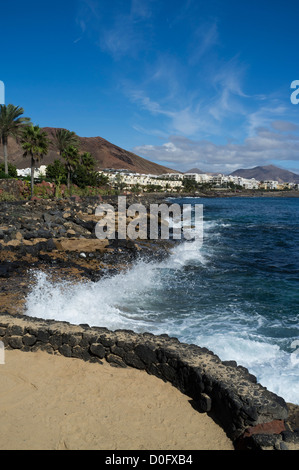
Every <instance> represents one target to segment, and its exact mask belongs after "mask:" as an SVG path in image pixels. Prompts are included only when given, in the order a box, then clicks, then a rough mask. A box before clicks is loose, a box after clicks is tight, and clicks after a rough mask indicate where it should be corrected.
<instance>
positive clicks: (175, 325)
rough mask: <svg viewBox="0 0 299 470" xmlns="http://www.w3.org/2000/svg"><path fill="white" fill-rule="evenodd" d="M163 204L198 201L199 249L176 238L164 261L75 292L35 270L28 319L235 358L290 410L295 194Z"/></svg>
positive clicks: (297, 329) (294, 356)
mask: <svg viewBox="0 0 299 470" xmlns="http://www.w3.org/2000/svg"><path fill="white" fill-rule="evenodd" d="M171 202H172V203H173V202H178V203H180V204H184V203H185V204H191V203H192V204H197V203H198V204H203V216H204V232H203V235H204V239H203V244H202V246H201V244H200V243H199V242H198V241H193V242H192V241H191V242H183V243H181V244H179V246H177V247H176V248H175V249H174V250H173V253H172V254H171V255H170V256H169V258H168V259H167V260H165V261H163V262H148V263H146V262H144V261H139V262H136V265H135V266H134V267H133V268H132V269H130V270H129V271H127V272H126V273H121V274H117V275H115V276H113V277H109V278H105V279H102V280H101V281H99V282H97V283H86V282H85V283H82V286H81V287H80V288H78V287H74V286H72V285H71V284H67V283H66V282H61V283H58V284H53V283H50V282H49V280H48V279H47V277H46V276H45V275H44V274H42V273H40V275H39V276H38V277H37V282H36V287H35V289H34V290H33V291H32V293H31V294H30V295H29V297H28V300H27V313H28V314H29V315H33V316H39V317H40V316H42V317H44V318H55V319H57V320H66V321H70V322H72V323H88V324H90V325H97V326H106V327H108V328H110V329H117V328H129V329H133V330H135V331H137V332H143V331H150V332H152V333H155V334H160V333H168V334H169V335H171V336H175V337H177V338H179V339H180V340H181V341H183V342H187V343H195V344H198V345H199V346H205V347H208V348H209V349H211V350H212V351H213V352H214V353H216V354H217V355H218V356H219V357H220V358H221V359H222V360H235V361H237V363H238V364H240V365H243V366H245V367H247V368H248V369H249V371H250V372H251V373H253V374H254V375H255V376H256V377H257V379H258V381H259V382H260V383H262V385H264V386H266V387H267V388H268V389H269V390H271V391H273V392H275V393H277V394H278V395H280V396H282V397H284V398H285V400H286V401H289V402H292V403H296V404H299V289H298V286H299V282H298V281H299V254H298V242H299V198H213V199H204V198H200V199H190V198H188V199H185V200H184V199H178V200H171ZM297 343H298V344H297Z"/></svg>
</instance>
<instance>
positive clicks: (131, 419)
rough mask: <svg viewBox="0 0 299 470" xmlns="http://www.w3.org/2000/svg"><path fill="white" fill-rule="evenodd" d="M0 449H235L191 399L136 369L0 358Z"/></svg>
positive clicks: (12, 354)
mask: <svg viewBox="0 0 299 470" xmlns="http://www.w3.org/2000/svg"><path fill="white" fill-rule="evenodd" d="M0 371H1V390H0V413H1V421H0V449H1V450H27V449H28V450H66V449H70V450H88V449H93V450H233V445H232V443H231V441H230V440H229V439H228V438H227V436H226V434H225V433H224V431H223V430H222V428H221V427H219V426H218V425H217V424H216V423H215V422H214V420H213V419H212V418H211V417H209V416H208V415H207V414H206V413H199V412H198V411H197V410H195V409H194V407H193V406H192V403H191V400H190V398H188V397H187V396H185V395H183V394H182V393H180V392H179V391H178V390H177V389H176V388H174V387H173V386H172V385H171V384H169V383H164V382H163V381H162V380H160V379H158V378H156V377H154V376H150V375H148V374H147V373H146V372H143V371H139V370H136V369H131V368H127V369H120V368H114V367H111V366H110V365H109V364H108V363H106V362H103V364H102V365H101V364H95V363H89V362H84V361H82V360H80V359H75V358H66V357H63V356H60V355H50V354H48V353H46V352H43V351H38V352H22V351H18V350H6V351H5V363H4V364H0Z"/></svg>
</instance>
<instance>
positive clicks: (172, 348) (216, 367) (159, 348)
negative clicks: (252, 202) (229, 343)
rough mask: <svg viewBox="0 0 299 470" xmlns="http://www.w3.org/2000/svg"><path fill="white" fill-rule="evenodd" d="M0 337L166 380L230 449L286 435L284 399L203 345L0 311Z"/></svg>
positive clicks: (277, 442)
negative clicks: (212, 423) (220, 431)
mask: <svg viewBox="0 0 299 470" xmlns="http://www.w3.org/2000/svg"><path fill="white" fill-rule="evenodd" d="M0 340H1V341H2V342H3V343H4V346H5V348H6V349H20V350H22V351H36V350H38V349H41V350H44V351H47V352H48V353H50V354H62V355H64V356H67V357H74V358H79V359H83V360H85V361H92V362H98V363H99V364H100V363H101V362H102V360H107V361H108V362H109V363H110V364H111V366H115V367H128V366H129V367H134V368H137V369H140V370H145V371H147V372H148V373H149V374H153V375H155V376H157V377H159V378H161V379H163V380H164V381H168V382H171V383H172V384H173V385H174V386H175V387H177V388H178V389H179V390H181V391H182V392H183V393H185V394H187V395H188V396H189V397H190V398H192V399H193V400H194V402H195V403H196V405H197V406H198V408H199V410H200V411H204V412H208V413H211V414H212V416H213V417H215V418H216V419H217V421H218V422H219V423H220V424H221V426H222V427H223V428H224V430H225V431H226V433H227V434H228V436H229V437H230V438H231V439H232V440H233V441H234V442H235V445H236V448H246V449H256V448H262V447H263V448H269V446H270V447H273V448H280V447H279V446H281V447H282V448H283V437H284V433H285V435H287V434H288V432H287V430H286V428H285V420H286V419H287V416H288V407H287V405H286V403H285V402H284V400H283V399H282V398H281V397H278V396H277V395H275V394H274V393H272V392H269V391H268V390H267V389H266V388H264V387H262V386H261V385H260V384H258V383H257V381H256V378H255V377H254V376H252V375H251V374H249V373H248V371H247V369H245V368H244V367H242V366H238V365H237V364H236V363H235V362H234V361H230V362H222V361H221V360H220V359H219V358H218V356H216V355H215V354H214V353H212V352H211V351H209V350H207V349H206V348H200V347H198V346H196V345H192V344H191V345H190V344H185V343H181V342H179V341H178V339H176V338H170V337H169V336H167V335H160V336H154V335H152V334H151V333H143V334H137V333H134V332H133V331H130V330H116V331H114V332H112V331H109V330H108V329H106V328H98V327H93V328H91V327H89V326H88V325H78V326H77V325H72V324H69V323H67V322H57V321H54V320H43V319H36V318H31V317H27V316H24V315H16V316H15V315H14V316H12V315H9V314H0ZM289 434H290V433H289ZM289 437H290V436H289ZM297 437H298V436H293V437H292V439H296V438H297ZM266 438H267V439H266ZM265 439H266V441H265ZM265 442H266V444H265Z"/></svg>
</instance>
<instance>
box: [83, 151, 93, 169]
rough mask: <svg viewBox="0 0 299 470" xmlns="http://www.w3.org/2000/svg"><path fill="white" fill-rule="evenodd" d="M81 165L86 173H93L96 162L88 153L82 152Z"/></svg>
mask: <svg viewBox="0 0 299 470" xmlns="http://www.w3.org/2000/svg"><path fill="white" fill-rule="evenodd" d="M81 164H82V165H83V166H84V168H85V169H86V171H87V172H91V171H94V168H95V166H96V161H95V159H94V157H93V156H92V155H91V153H89V152H84V153H82V155H81Z"/></svg>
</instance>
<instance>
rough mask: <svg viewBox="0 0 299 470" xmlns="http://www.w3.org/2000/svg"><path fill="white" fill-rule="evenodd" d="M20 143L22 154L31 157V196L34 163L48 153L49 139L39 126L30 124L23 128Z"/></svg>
mask: <svg viewBox="0 0 299 470" xmlns="http://www.w3.org/2000/svg"><path fill="white" fill-rule="evenodd" d="M21 144H22V148H23V150H24V153H23V156H24V157H27V156H28V155H29V156H30V157H31V197H33V187H34V168H35V164H36V162H38V161H39V160H41V159H42V158H43V157H44V156H45V155H46V154H47V153H48V150H49V144H50V141H49V139H48V135H47V133H46V132H44V131H43V130H42V129H40V127H39V126H33V124H31V126H28V127H26V128H25V129H24V130H23V133H22V135H21Z"/></svg>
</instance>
